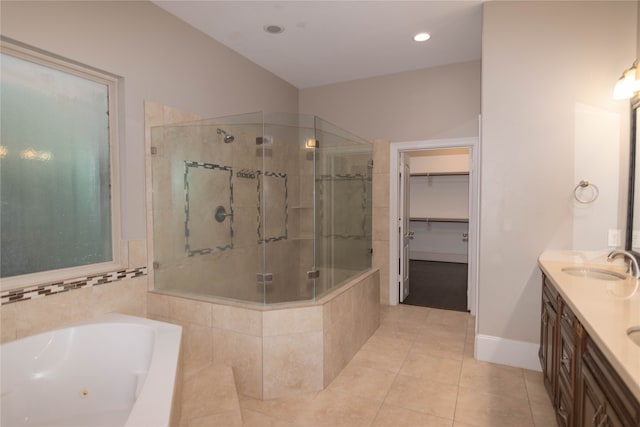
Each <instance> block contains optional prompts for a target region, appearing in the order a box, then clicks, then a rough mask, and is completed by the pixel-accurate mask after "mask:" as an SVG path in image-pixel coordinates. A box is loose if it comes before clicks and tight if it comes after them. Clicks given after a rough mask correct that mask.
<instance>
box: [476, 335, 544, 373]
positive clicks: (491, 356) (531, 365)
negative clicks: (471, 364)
mask: <svg viewBox="0 0 640 427" xmlns="http://www.w3.org/2000/svg"><path fill="white" fill-rule="evenodd" d="M475 347H476V348H475V357H476V359H478V360H481V361H483V362H491V363H499V364H501V365H508V366H515V367H516V368H525V369H530V370H532V371H541V370H542V368H541V367H540V360H539V359H538V348H539V345H538V344H535V343H530V342H526V341H514V340H508V339H506V338H500V337H494V336H491V335H476V344H475Z"/></svg>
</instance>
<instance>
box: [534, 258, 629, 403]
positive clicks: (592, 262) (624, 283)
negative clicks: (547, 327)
mask: <svg viewBox="0 0 640 427" xmlns="http://www.w3.org/2000/svg"><path fill="white" fill-rule="evenodd" d="M620 258H621V257H618V258H617V260H616V262H615V263H613V262H608V261H607V253H606V252H576V251H546V252H544V253H543V254H542V255H540V258H538V265H539V266H540V268H541V269H542V271H543V272H544V273H545V275H546V276H547V277H548V278H549V280H550V281H551V282H552V283H553V284H554V285H555V286H556V288H557V289H558V291H559V292H560V295H562V298H563V299H564V301H565V302H566V303H567V304H568V305H569V307H570V308H571V310H572V311H573V312H574V314H575V315H576V316H577V317H578V319H579V320H580V323H582V325H583V326H584V328H585V330H586V331H587V333H588V334H589V336H590V337H591V338H592V339H593V341H594V342H595V343H596V344H597V345H598V347H599V348H600V350H601V351H602V353H603V354H604V355H605V357H606V358H607V359H608V360H609V362H610V363H611V365H612V366H613V368H614V369H615V370H616V372H617V373H618V375H620V377H621V378H622V380H623V381H624V382H625V383H626V384H627V386H628V387H629V390H631V392H632V393H633V395H634V396H635V397H636V399H638V400H639V401H640V346H638V345H636V344H635V343H634V342H633V341H631V339H630V338H629V337H628V336H627V329H629V328H630V327H632V326H640V289H638V290H637V292H635V294H633V290H634V287H635V284H636V279H635V278H633V277H629V278H628V279H627V280H618V281H607V280H601V279H593V278H587V277H576V276H571V275H569V274H567V273H564V272H562V269H563V268H564V267H576V266H580V267H593V268H599V269H606V270H611V271H615V272H618V273H624V272H625V266H624V264H622V260H621V259H620Z"/></svg>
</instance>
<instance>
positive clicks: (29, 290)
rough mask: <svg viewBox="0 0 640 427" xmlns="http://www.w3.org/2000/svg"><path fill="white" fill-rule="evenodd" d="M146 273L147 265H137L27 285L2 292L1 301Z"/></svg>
mask: <svg viewBox="0 0 640 427" xmlns="http://www.w3.org/2000/svg"><path fill="white" fill-rule="evenodd" d="M146 275H147V267H137V268H130V269H127V270H118V271H112V272H109V273H104V274H95V275H92V276H87V277H80V278H75V279H68V280H60V281H58V282H53V283H47V284H44V285H35V286H27V287H26V288H22V289H13V290H10V291H4V292H2V293H0V301H1V302H2V305H7V304H13V303H16V302H22V301H29V300H32V299H37V298H42V297H47V296H49V295H56V294H61V293H63V292H68V291H71V290H74V289H82V288H89V287H92V286H100V285H104V284H105V283H113V282H117V281H119V280H122V279H133V278H134V277H141V276H146Z"/></svg>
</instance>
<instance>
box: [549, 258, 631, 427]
mask: <svg viewBox="0 0 640 427" xmlns="http://www.w3.org/2000/svg"><path fill="white" fill-rule="evenodd" d="M538 264H539V266H540V268H541V269H542V273H543V274H542V280H543V283H542V309H541V314H542V316H541V327H540V350H539V357H540V362H541V365H542V372H543V376H544V382H545V386H546V388H547V391H548V393H549V396H550V397H551V400H552V402H553V406H554V408H555V411H556V417H557V420H558V425H560V426H598V427H600V426H602V427H605V426H616V427H617V426H629V427H637V426H640V344H638V343H636V342H634V341H633V340H632V339H631V338H630V336H629V335H628V332H629V331H633V330H634V329H635V328H636V327H638V326H640V290H637V288H636V287H635V283H636V279H634V278H632V277H629V276H627V275H625V274H624V270H625V266H624V265H621V264H612V263H608V262H607V261H606V254H594V253H575V252H573V253H570V252H545V253H544V254H543V255H542V256H541V257H540V259H539V261H538ZM634 290H635V292H634Z"/></svg>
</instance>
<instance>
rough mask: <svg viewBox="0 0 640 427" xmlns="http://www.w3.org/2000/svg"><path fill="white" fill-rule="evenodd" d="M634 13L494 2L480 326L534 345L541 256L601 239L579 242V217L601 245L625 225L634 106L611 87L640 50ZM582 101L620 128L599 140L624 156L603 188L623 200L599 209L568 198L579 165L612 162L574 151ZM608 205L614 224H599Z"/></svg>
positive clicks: (485, 73)
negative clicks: (581, 206)
mask: <svg viewBox="0 0 640 427" xmlns="http://www.w3.org/2000/svg"><path fill="white" fill-rule="evenodd" d="M636 16H637V15H636V3H635V2H625V1H617V2H616V1H610V2H488V3H485V6H484V20H483V60H482V144H483V147H482V184H481V225H480V227H481V235H480V285H479V304H480V309H479V315H478V319H479V332H480V334H484V335H490V336H495V337H501V338H506V339H510V340H516V341H524V342H530V343H537V342H538V339H539V323H540V282H541V279H540V272H539V269H538V267H537V265H536V259H537V257H538V255H540V253H541V252H542V251H544V250H545V249H552V248H553V249H572V248H573V249H595V248H584V247H583V248H580V247H574V243H575V242H576V241H579V240H577V239H576V236H574V235H573V234H574V232H573V230H574V227H575V225H576V223H578V222H581V223H582V222H585V221H586V226H585V224H582V226H583V228H582V229H586V230H589V231H588V232H590V233H595V235H596V236H597V238H598V239H599V247H598V249H600V250H606V249H607V243H606V228H608V227H618V228H624V209H625V207H624V206H625V203H626V195H625V193H626V174H627V172H626V171H627V158H628V156H627V150H628V126H629V123H628V114H629V113H628V108H629V104H628V102H621V101H614V100H612V90H613V85H614V83H615V81H616V80H617V78H618V77H619V75H620V73H621V72H622V70H624V69H625V68H627V67H629V65H630V64H631V63H632V62H633V60H634V56H635V53H636V45H635V40H636ZM585 108H588V109H592V110H593V111H595V113H594V115H593V116H592V119H593V120H594V121H595V123H600V121H602V123H603V124H605V125H606V126H607V127H608V128H610V127H611V126H610V125H611V121H610V119H612V118H613V120H614V122H615V120H616V118H617V120H618V121H617V126H618V132H617V133H616V132H613V135H611V134H606V135H605V136H604V137H603V138H601V141H598V143H601V144H604V146H603V147H602V148H601V150H609V151H611V150H614V153H613V155H614V156H616V158H617V159H618V164H617V165H614V167H612V169H613V170H611V171H609V172H610V177H603V179H605V180H606V181H608V182H606V185H607V189H608V190H607V191H602V189H601V193H602V194H601V196H602V197H605V198H606V197H611V196H615V197H613V200H614V202H613V203H610V204H608V205H607V206H604V212H602V206H601V207H600V208H601V211H600V212H599V213H598V215H595V214H592V213H591V212H590V211H588V210H584V211H581V212H578V211H577V210H576V205H575V204H574V203H573V201H572V199H571V194H572V190H573V188H574V186H575V185H576V181H575V179H576V177H575V174H574V172H575V170H578V169H581V170H583V171H587V172H588V173H592V174H597V173H602V172H603V171H605V172H607V170H606V169H605V168H606V166H604V165H603V163H601V159H599V158H592V159H586V160H585V159H583V158H582V156H581V155H582V150H576V148H577V147H581V145H582V144H583V143H584V141H580V140H579V135H583V133H584V129H583V128H582V127H583V126H586V125H585V123H584V117H583V116H582V113H581V112H582V111H584V109H585ZM592 124H593V123H592ZM616 136H617V137H616ZM607 144H609V148H607ZM582 147H583V148H584V146H583V145H582ZM608 154H611V153H608ZM585 178H589V177H588V176H586V177H585ZM611 180H612V181H613V183H614V184H617V185H613V186H612V185H611ZM597 183H598V182H596V184H597ZM610 193H617V195H616V194H613V195H612V194H610ZM615 201H617V202H615ZM599 202H600V200H599V201H598V203H599ZM598 203H594V204H593V205H594V206H595V207H597V206H598ZM603 214H604V215H607V216H608V218H611V217H613V218H614V223H613V224H611V223H608V224H604V226H603V225H602V224H600V223H599V218H601V215H603ZM616 222H617V223H616ZM590 244H593V243H590Z"/></svg>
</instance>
